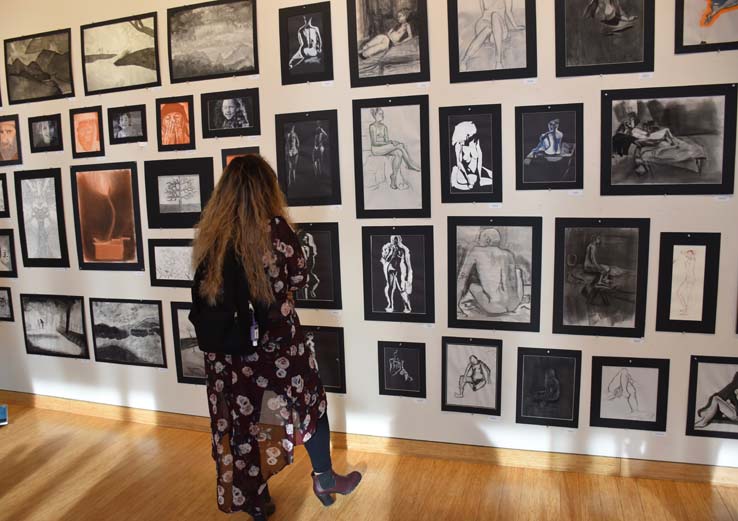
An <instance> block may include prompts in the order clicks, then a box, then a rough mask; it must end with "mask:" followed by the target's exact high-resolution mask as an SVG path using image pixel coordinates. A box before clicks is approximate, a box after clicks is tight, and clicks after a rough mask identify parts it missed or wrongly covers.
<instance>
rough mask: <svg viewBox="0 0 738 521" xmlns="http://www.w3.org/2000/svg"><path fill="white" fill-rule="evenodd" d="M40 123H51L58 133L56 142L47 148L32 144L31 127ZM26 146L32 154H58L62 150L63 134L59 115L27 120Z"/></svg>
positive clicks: (32, 134) (32, 133)
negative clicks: (27, 145)
mask: <svg viewBox="0 0 738 521" xmlns="http://www.w3.org/2000/svg"><path fill="white" fill-rule="evenodd" d="M42 121H49V122H53V123H54V124H55V125H56V127H55V128H56V132H58V133H59V137H58V142H56V143H52V144H50V145H48V146H37V145H35V144H34V140H33V136H34V132H33V125H34V123H41V122H42ZM28 144H29V146H30V147H31V153H32V154H37V153H40V152H59V151H61V150H64V133H63V131H62V124H61V114H49V115H48V116H36V117H33V118H28Z"/></svg>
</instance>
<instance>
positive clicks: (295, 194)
mask: <svg viewBox="0 0 738 521" xmlns="http://www.w3.org/2000/svg"><path fill="white" fill-rule="evenodd" d="M316 121H318V122H320V121H327V122H328V125H327V126H329V127H330V132H329V133H328V139H329V141H328V145H329V147H330V151H329V152H328V159H329V160H330V180H329V181H328V186H327V188H328V190H327V192H328V193H323V192H326V190H324V188H325V187H326V185H325V184H324V183H314V182H313V183H311V182H306V183H303V185H308V186H306V187H305V188H304V189H303V190H301V191H305V189H307V188H308V187H315V186H318V187H320V190H321V193H315V192H313V193H307V194H301V193H299V191H298V190H297V188H293V189H290V184H291V182H290V181H289V176H290V173H289V171H290V170H289V169H290V165H289V159H288V156H289V154H290V150H289V148H290V147H289V144H288V133H287V132H286V129H287V127H290V126H296V125H299V124H305V125H307V124H308V123H311V122H316ZM274 122H275V129H276V130H275V132H276V139H277V145H276V146H277V179H278V180H279V186H280V187H281V188H282V192H283V193H284V194H285V196H286V197H287V204H288V205H289V206H326V205H340V204H341V171H340V165H339V157H338V111H337V110H316V111H307V112H295V113H291V114H277V115H275V116H274ZM313 137H314V136H310V138H311V139H309V140H306V139H300V140H299V141H300V146H299V148H298V155H297V157H298V160H299V158H301V157H302V156H303V155H306V154H307V153H308V151H309V152H310V153H311V154H312V151H313ZM305 161H309V162H310V164H311V165H312V158H311V157H310V158H308V159H303V162H305ZM312 169H313V167H312V166H310V168H309V170H312ZM298 173H299V172H296V174H295V179H297V174H298ZM305 175H309V174H305ZM321 175H324V174H321Z"/></svg>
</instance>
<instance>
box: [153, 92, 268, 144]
mask: <svg viewBox="0 0 738 521" xmlns="http://www.w3.org/2000/svg"><path fill="white" fill-rule="evenodd" d="M234 98H245V99H248V100H249V101H250V102H251V114H250V115H249V114H248V111H247V114H246V116H245V118H246V120H247V122H248V126H246V127H238V128H211V126H210V116H211V112H210V109H211V108H212V107H211V106H210V105H211V102H213V101H219V100H220V101H222V100H225V99H234ZM200 113H201V118H202V137H203V138H204V139H210V138H216V137H237V136H258V135H259V134H261V117H260V115H259V89H239V90H228V91H222V92H207V93H203V94H201V95H200ZM157 114H158V112H157Z"/></svg>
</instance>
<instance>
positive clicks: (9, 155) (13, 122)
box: [0, 114, 23, 166]
mask: <svg viewBox="0 0 738 521" xmlns="http://www.w3.org/2000/svg"><path fill="white" fill-rule="evenodd" d="M21 163H23V149H22V148H21V140H20V125H19V123H18V116H17V115H15V114H14V115H12V116H0V166H5V165H20V164H21Z"/></svg>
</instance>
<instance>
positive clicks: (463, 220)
mask: <svg viewBox="0 0 738 521" xmlns="http://www.w3.org/2000/svg"><path fill="white" fill-rule="evenodd" d="M462 226H468V227H479V229H480V232H481V231H482V230H484V229H490V228H491V229H496V227H506V228H513V227H519V228H521V229H525V228H529V229H530V230H531V260H530V266H523V264H527V262H525V261H520V262H521V265H520V266H516V272H517V271H518V270H520V277H521V279H520V281H521V283H522V284H523V285H526V282H528V283H529V284H530V286H531V288H530V293H529V295H527V296H528V297H529V298H528V299H525V296H526V295H525V294H524V295H523V296H521V297H520V302H519V303H518V306H519V307H520V308H523V309H524V306H525V303H526V300H527V305H528V307H529V308H530V319H529V321H527V322H523V321H520V322H518V321H515V320H502V318H504V313H499V314H498V313H491V312H490V313H488V314H489V315H490V317H495V316H498V315H499V318H500V319H498V320H494V319H491V320H486V319H477V320H475V319H460V318H459V317H458V313H457V310H458V309H459V300H458V299H459V297H458V289H459V288H457V285H458V276H457V269H458V259H457V255H458V253H457V243H458V235H457V230H458V228H459V227H462ZM498 236H500V234H499V231H498ZM542 236H543V218H542V217H449V218H448V326H449V327H453V328H464V329H491V330H505V331H540V329H541V325H540V324H541V258H542ZM498 244H499V243H498ZM503 250H505V255H506V256H507V257H509V258H511V259H512V258H515V259H518V258H519V257H520V258H522V256H519V255H517V254H514V253H512V252H511V251H509V250H507V249H506V248H503ZM465 260H466V259H465ZM462 267H463V266H462ZM524 268H525V269H524ZM470 269H471V270H472V271H475V272H476V273H477V277H479V278H480V279H481V276H480V275H479V269H478V268H477V267H476V266H474V267H472V268H470ZM526 269H527V270H528V273H527V276H528V277H529V280H528V281H525V280H524V279H525V278H526V276H525V275H526V273H525V271H526ZM471 275H472V274H471V273H470V277H471ZM469 285H470V283H469V279H467V281H466V283H465V286H466V287H465V288H464V289H468V286H469ZM464 289H462V291H464ZM510 302H512V300H511V301H510ZM506 305H507V304H506ZM518 306H516V309H518Z"/></svg>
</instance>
